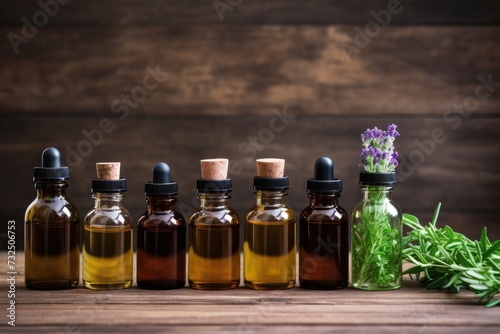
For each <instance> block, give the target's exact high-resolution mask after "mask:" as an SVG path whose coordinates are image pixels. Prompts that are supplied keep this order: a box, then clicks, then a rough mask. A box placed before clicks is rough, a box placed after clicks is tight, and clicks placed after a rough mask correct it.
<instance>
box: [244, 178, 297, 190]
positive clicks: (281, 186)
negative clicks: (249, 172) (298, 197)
mask: <svg viewBox="0 0 500 334" xmlns="http://www.w3.org/2000/svg"><path fill="white" fill-rule="evenodd" d="M288 188H289V181H288V176H285V177H260V176H255V177H254V178H253V189H254V190H267V191H282V190H287V189H288Z"/></svg>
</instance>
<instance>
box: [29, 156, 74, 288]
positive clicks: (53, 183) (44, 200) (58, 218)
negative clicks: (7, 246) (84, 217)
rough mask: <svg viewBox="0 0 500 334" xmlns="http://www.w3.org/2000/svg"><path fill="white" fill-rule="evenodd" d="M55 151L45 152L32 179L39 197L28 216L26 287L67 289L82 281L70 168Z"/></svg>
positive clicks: (31, 205)
mask: <svg viewBox="0 0 500 334" xmlns="http://www.w3.org/2000/svg"><path fill="white" fill-rule="evenodd" d="M60 161H61V157H60V154H59V151H58V150H57V149H56V148H53V147H49V148H47V149H45V150H44V151H43V153H42V167H36V168H35V173H34V177H33V180H34V181H35V188H36V191H37V197H36V199H35V200H34V201H33V203H31V204H30V206H29V207H28V209H27V210H26V215H25V254H24V256H25V284H26V286H27V287H28V288H33V289H67V288H73V287H75V286H77V285H78V281H79V278H80V247H79V230H80V227H79V222H80V218H79V214H78V210H77V209H76V208H75V206H74V205H73V204H72V203H71V201H70V200H69V199H68V198H67V197H66V188H67V187H68V184H67V183H66V181H65V180H66V179H68V178H69V169H68V167H61V164H60Z"/></svg>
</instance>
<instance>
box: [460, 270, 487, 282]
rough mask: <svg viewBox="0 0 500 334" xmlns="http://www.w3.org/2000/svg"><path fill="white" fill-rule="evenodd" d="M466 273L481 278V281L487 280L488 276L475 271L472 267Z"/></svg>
mask: <svg viewBox="0 0 500 334" xmlns="http://www.w3.org/2000/svg"><path fill="white" fill-rule="evenodd" d="M465 274H466V275H468V276H469V277H473V278H476V279H478V280H481V281H485V280H486V277H484V276H483V275H481V274H479V273H477V272H475V271H474V270H472V269H470V270H467V271H466V272H465Z"/></svg>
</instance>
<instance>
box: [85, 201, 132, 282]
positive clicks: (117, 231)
mask: <svg viewBox="0 0 500 334" xmlns="http://www.w3.org/2000/svg"><path fill="white" fill-rule="evenodd" d="M94 197H95V199H96V207H95V208H94V210H92V211H91V212H89V213H88V214H87V216H86V217H85V225H84V240H83V243H84V247H83V283H84V286H85V287H86V288H89V289H93V290H101V289H122V288H129V287H130V286H131V285H132V275H133V236H132V233H133V228H132V218H131V217H130V214H129V212H128V211H127V210H126V209H125V208H124V207H122V206H121V200H122V198H123V194H122V193H96V194H95V196H94Z"/></svg>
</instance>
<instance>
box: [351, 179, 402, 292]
mask: <svg viewBox="0 0 500 334" xmlns="http://www.w3.org/2000/svg"><path fill="white" fill-rule="evenodd" d="M395 183H396V174H395V173H368V172H361V173H360V189H361V192H362V194H363V199H362V201H361V202H359V203H358V204H357V205H356V207H355V208H354V211H353V214H352V246H351V248H352V286H353V287H355V288H358V289H363V290H392V289H397V288H399V287H401V274H402V213H401V209H400V208H399V207H398V206H397V205H396V204H395V203H394V202H393V201H392V191H393V189H394V184H395Z"/></svg>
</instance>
